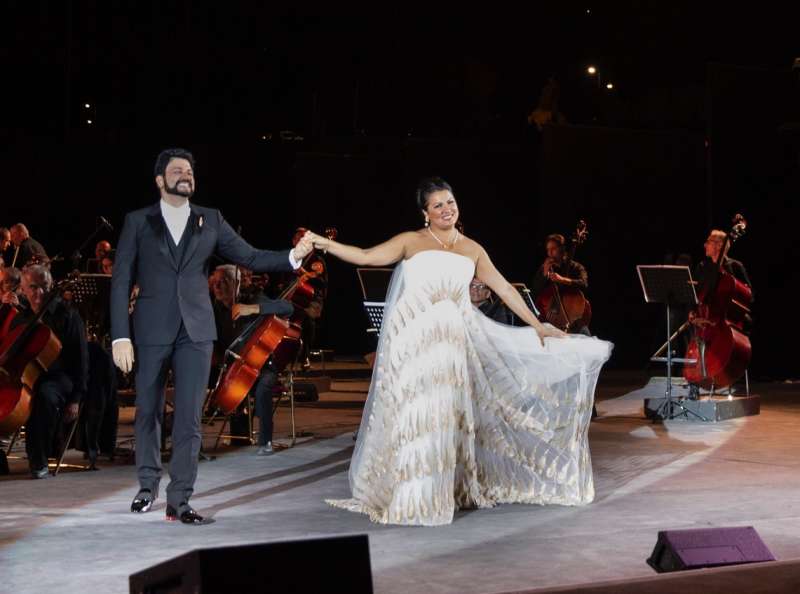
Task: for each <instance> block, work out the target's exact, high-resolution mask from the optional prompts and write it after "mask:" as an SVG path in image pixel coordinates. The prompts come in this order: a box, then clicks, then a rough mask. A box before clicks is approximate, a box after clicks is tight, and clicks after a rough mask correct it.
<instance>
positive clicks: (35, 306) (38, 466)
mask: <svg viewBox="0 0 800 594" xmlns="http://www.w3.org/2000/svg"><path fill="white" fill-rule="evenodd" d="M20 286H21V295H22V296H21V298H20V313H19V314H18V315H17V316H16V317H15V318H14V320H13V321H12V324H11V329H12V330H13V329H14V328H16V327H17V325H19V324H22V323H26V322H28V321H30V320H32V319H33V318H34V317H36V315H37V314H38V313H39V311H40V310H41V309H42V306H43V305H44V304H45V296H46V294H47V293H48V292H49V291H50V290H51V289H52V286H53V277H52V276H51V275H50V271H49V270H48V269H47V268H46V267H45V266H41V265H38V264H34V265H31V266H27V267H26V268H25V269H24V270H23V271H22V281H21V284H20ZM41 321H42V323H44V324H46V325H47V326H48V327H49V328H50V329H51V330H52V331H53V332H54V333H55V335H56V337H57V338H58V340H59V341H60V342H61V352H60V353H59V355H58V358H57V359H56V360H55V361H54V363H53V364H52V365H50V367H49V368H48V369H47V371H46V372H45V373H44V374H43V375H41V376H40V377H39V380H38V381H37V382H36V385H35V386H34V394H33V399H32V406H31V415H30V417H29V418H28V421H27V422H26V423H25V429H26V433H25V449H26V451H27V454H28V465H29V467H30V471H31V476H33V478H36V479H41V478H46V477H47V476H48V469H47V457H48V454H49V452H50V448H51V447H52V444H53V440H54V438H55V435H56V432H57V430H58V427H59V423H60V422H64V423H68V422H70V421H72V420H74V419H75V418H76V417H77V415H78V404H79V403H80V402H81V400H82V399H83V398H84V396H85V395H86V390H87V380H88V377H89V353H88V350H87V345H86V329H85V328H84V325H83V320H81V317H80V315H79V314H78V312H77V310H75V309H74V308H73V307H72V306H71V305H70V304H69V303H68V302H66V301H64V300H63V299H61V298H60V297H56V298H55V299H54V300H52V301H51V302H50V304H49V305H48V306H47V310H46V311H45V313H44V315H43V317H42V320H41Z"/></svg>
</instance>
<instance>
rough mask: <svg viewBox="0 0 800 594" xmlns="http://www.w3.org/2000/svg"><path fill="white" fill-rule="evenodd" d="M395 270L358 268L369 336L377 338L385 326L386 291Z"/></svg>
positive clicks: (357, 272)
mask: <svg viewBox="0 0 800 594" xmlns="http://www.w3.org/2000/svg"><path fill="white" fill-rule="evenodd" d="M392 272H394V269H393V268H356V274H357V275H358V282H359V283H360V284H361V293H362V295H363V296H364V301H363V304H364V311H365V312H366V314H367V320H368V321H369V327H368V328H367V334H370V335H372V336H375V337H376V338H377V337H378V336H379V335H380V333H381V326H382V325H383V307H384V305H385V304H386V291H387V290H388V289H389V281H390V280H391V278H392Z"/></svg>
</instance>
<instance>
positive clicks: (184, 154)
mask: <svg viewBox="0 0 800 594" xmlns="http://www.w3.org/2000/svg"><path fill="white" fill-rule="evenodd" d="M172 159H186V160H187V161H189V165H191V166H192V169H194V157H193V156H192V153H190V152H189V151H187V150H186V149H182V148H168V149H164V150H163V151H161V153H160V154H159V155H158V158H157V159H156V166H155V169H154V170H153V173H154V174H155V176H156V177H157V176H159V175H164V174H165V173H166V172H167V165H169V162H170V161H171V160H172Z"/></svg>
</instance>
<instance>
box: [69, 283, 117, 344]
mask: <svg viewBox="0 0 800 594" xmlns="http://www.w3.org/2000/svg"><path fill="white" fill-rule="evenodd" d="M72 295H73V297H72V299H73V301H74V302H75V305H77V307H78V312H79V313H80V314H81V317H82V318H83V319H84V321H85V322H86V325H87V326H88V327H89V328H90V329H91V330H94V332H95V333H96V334H98V335H99V334H100V331H101V330H102V329H103V326H104V325H105V321H106V319H107V318H108V308H109V300H110V298H111V297H110V295H111V275H110V274H81V278H80V280H78V282H77V283H76V284H75V286H74V287H73V288H72Z"/></svg>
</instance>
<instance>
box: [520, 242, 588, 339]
mask: <svg viewBox="0 0 800 594" xmlns="http://www.w3.org/2000/svg"><path fill="white" fill-rule="evenodd" d="M566 243H567V242H566V240H565V239H564V236H563V235H561V234H559V233H553V234H552V235H548V236H547V239H546V240H545V250H546V253H547V257H546V258H545V260H544V262H543V263H542V265H541V266H540V267H539V270H537V271H536V274H535V275H534V277H533V280H531V282H530V287H531V293H532V294H533V297H534V299H536V298H537V297H538V295H539V294H540V293H541V292H542V291H543V290H544V289H545V288H546V287H547V286H548V285H550V284H551V283H556V284H558V285H561V286H565V287H574V288H576V289H580V290H581V291H586V290H587V289H588V288H589V275H588V273H587V272H586V268H585V267H584V266H583V264H580V263H579V262H577V261H575V260H574V259H571V258H570V259H568V258H567V257H566ZM569 332H570V333H572V334H585V335H586V336H591V332H589V328H588V327H587V326H585V325H581V326H577V327H576V326H573V327H572V328H570V330H569Z"/></svg>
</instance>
